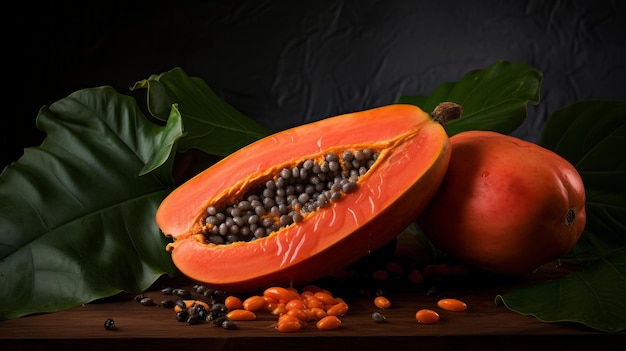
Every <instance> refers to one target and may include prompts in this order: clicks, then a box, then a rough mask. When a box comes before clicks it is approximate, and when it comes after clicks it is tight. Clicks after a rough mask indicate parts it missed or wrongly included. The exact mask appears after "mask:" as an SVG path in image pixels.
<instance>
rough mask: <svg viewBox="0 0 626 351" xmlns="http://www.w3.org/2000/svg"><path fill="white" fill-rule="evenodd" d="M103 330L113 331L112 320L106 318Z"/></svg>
mask: <svg viewBox="0 0 626 351" xmlns="http://www.w3.org/2000/svg"><path fill="white" fill-rule="evenodd" d="M104 329H106V330H113V329H115V321H114V320H113V318H108V319H107V320H105V321H104Z"/></svg>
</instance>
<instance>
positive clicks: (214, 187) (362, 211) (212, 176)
mask: <svg viewBox="0 0 626 351" xmlns="http://www.w3.org/2000/svg"><path fill="white" fill-rule="evenodd" d="M363 149H371V150H375V151H376V152H377V154H378V157H377V159H376V160H375V162H374V164H373V165H372V166H371V168H369V170H368V171H367V172H366V173H365V174H363V175H362V176H360V177H359V178H358V181H357V182H356V183H357V186H356V188H355V189H354V190H352V191H350V193H349V194H345V196H342V197H341V199H339V200H337V201H334V202H331V203H330V204H329V205H328V206H325V207H323V208H319V209H317V210H315V211H312V212H308V213H303V218H302V220H300V221H297V222H294V223H292V224H289V225H287V226H284V227H282V228H280V229H279V230H277V231H275V232H273V233H271V234H270V235H268V236H266V237H262V238H259V239H256V240H253V241H237V242H233V243H230V244H227V245H218V244H215V243H213V242H210V241H209V240H207V235H206V231H207V223H206V220H207V209H208V208H209V207H211V206H217V207H219V206H222V207H224V206H227V205H228V204H232V203H234V202H236V201H237V200H238V199H242V198H244V197H245V196H246V194H247V193H249V192H250V191H251V189H253V188H255V187H258V185H259V184H263V183H264V182H265V181H267V180H268V179H273V178H275V177H276V175H278V174H279V173H280V171H281V170H282V169H284V168H287V169H291V168H292V167H294V166H296V165H298V164H301V163H302V162H303V161H304V160H309V159H319V160H323V159H324V157H325V155H327V154H328V153H335V154H341V153H343V152H345V151H355V150H363ZM449 158H450V148H449V143H448V137H447V135H446V133H445V131H444V129H443V127H442V126H441V125H440V124H439V123H437V122H435V121H434V120H433V119H432V118H431V116H430V115H429V114H427V113H425V112H423V111H422V110H420V109H419V108H417V107H416V106H413V105H405V104H394V105H388V106H383V107H378V108H374V109H370V110H365V111H360V112H355V113H349V114H345V115H340V116H336V117H330V118H327V119H324V120H321V121H317V122H313V123H309V124H305V125H302V126H298V127H294V128H291V129H288V130H285V131H282V132H278V133H276V134H273V135H271V136H268V137H266V138H264V139H261V140H259V141H257V142H254V143H252V144H250V145H248V146H246V147H244V148H242V149H240V150H238V151H237V152H235V153H233V154H231V155H229V156H228V157H226V158H224V159H222V160H221V161H219V162H218V163H216V164H214V165H213V166H211V167H209V168H208V169H206V170H204V171H203V172H201V173H199V174H198V175H196V176H194V177H193V178H191V179H189V180H188V181H187V182H185V183H184V184H182V185H181V186H179V187H178V188H176V189H175V190H174V191H172V192H171V193H170V194H169V195H168V196H167V197H166V198H165V199H164V200H163V202H162V203H161V204H160V206H159V208H158V210H157V213H156V222H157V224H158V226H159V228H160V229H161V231H162V232H163V234H164V235H166V236H168V237H171V238H172V239H173V241H172V243H170V244H168V246H167V250H169V251H171V255H172V260H173V262H174V264H175V265H176V266H177V268H178V269H179V270H180V271H181V273H183V274H185V275H186V276H187V277H189V278H191V279H193V280H195V281H198V282H202V283H203V284H206V285H207V286H211V287H213V288H220V289H224V290H228V291H233V292H237V291H253V290H259V289H264V288H266V287H268V286H272V285H289V284H291V285H297V284H306V283H309V282H312V281H314V280H317V279H319V278H323V277H324V276H327V275H329V274H332V273H333V272H334V271H337V270H339V269H341V268H343V267H345V266H347V265H348V264H350V263H353V262H355V261H357V260H358V259H361V258H363V257H364V256H366V255H367V254H368V253H370V252H372V251H374V250H375V249H377V248H379V247H381V246H383V245H384V244H385V243H387V242H389V241H390V240H391V239H393V238H394V237H395V236H396V235H397V234H399V233H400V232H401V231H402V230H404V229H405V228H406V227H407V226H409V225H410V223H411V222H412V221H413V220H414V219H415V218H416V217H417V216H418V215H419V214H420V213H421V212H422V211H423V209H424V208H425V207H426V204H427V203H428V202H429V201H430V199H431V198H432V197H433V196H434V195H435V193H436V191H437V189H438V188H439V186H440V184H441V182H442V180H443V178H444V175H445V172H446V169H447V166H448V161H449Z"/></svg>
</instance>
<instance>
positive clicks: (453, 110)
mask: <svg viewBox="0 0 626 351" xmlns="http://www.w3.org/2000/svg"><path fill="white" fill-rule="evenodd" d="M462 114H463V106H461V105H459V104H457V103H455V102H449V101H444V102H441V103H439V105H437V107H435V109H434V110H433V112H432V113H431V114H430V115H431V116H432V117H433V119H434V120H435V121H437V122H439V123H441V125H443V126H445V125H446V124H448V122H449V121H451V120H453V119H457V118H461V115H462Z"/></svg>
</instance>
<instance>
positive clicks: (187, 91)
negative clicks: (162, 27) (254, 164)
mask: <svg viewBox="0 0 626 351" xmlns="http://www.w3.org/2000/svg"><path fill="white" fill-rule="evenodd" d="M140 88H146V89H148V93H147V100H148V101H147V104H148V110H149V111H150V113H151V114H152V115H153V116H154V117H156V118H158V119H161V120H167V118H168V115H169V111H170V106H171V105H172V104H178V106H179V108H180V113H181V115H182V117H183V125H184V129H185V132H186V135H185V136H184V137H182V138H180V139H179V141H178V143H179V144H178V150H179V151H181V152H184V151H187V150H189V149H190V148H198V149H200V150H202V151H204V152H206V153H208V154H212V155H217V156H226V155H229V154H231V153H233V152H234V151H236V150H238V149H240V148H242V147H244V146H246V145H248V144H250V143H252V142H254V141H256V140H258V139H261V138H263V137H265V136H267V135H269V134H270V131H269V130H268V129H266V128H265V127H263V126H261V125H260V124H258V123H256V122H255V121H254V120H252V119H250V118H248V117H246V116H244V115H243V114H241V113H240V112H239V111H237V110H236V109H235V108H233V107H232V106H231V105H229V104H228V103H226V102H225V101H224V100H222V99H220V98H219V97H218V96H217V95H216V94H215V93H214V92H213V91H212V90H211V89H210V88H209V86H208V85H207V84H206V83H205V82H204V81H203V80H202V79H200V78H196V77H189V76H187V74H186V73H185V72H184V71H183V70H182V69H181V68H178V67H177V68H174V69H172V70H170V71H168V72H165V73H162V74H160V75H152V76H150V77H149V78H148V79H144V80H141V81H139V82H137V83H135V85H134V86H133V87H132V88H131V89H132V90H135V89H140Z"/></svg>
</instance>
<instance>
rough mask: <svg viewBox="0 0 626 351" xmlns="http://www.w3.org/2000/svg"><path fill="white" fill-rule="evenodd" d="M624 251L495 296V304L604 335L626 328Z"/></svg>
mask: <svg viewBox="0 0 626 351" xmlns="http://www.w3.org/2000/svg"><path fill="white" fill-rule="evenodd" d="M625 272H626V249H624V248H622V249H621V250H618V251H615V252H613V253H611V254H610V255H607V256H605V257H603V258H602V259H600V260H598V261H597V262H595V263H593V264H592V265H590V266H589V267H586V268H585V269H584V270H581V271H579V272H575V273H570V274H568V275H566V276H565V277H562V278H560V279H555V280H550V281H547V282H544V283H541V284H536V285H531V286H526V287H521V288H516V289H514V290H513V291H510V292H508V293H506V294H504V295H498V296H496V304H498V305H504V306H506V307H507V308H508V309H510V310H512V311H515V312H517V313H520V314H523V315H530V316H534V317H536V318H537V319H539V320H541V321H544V322H550V323H553V322H575V323H580V324H583V325H586V326H588V327H591V328H593V329H596V330H599V331H605V332H618V331H622V330H625V329H626V305H625V304H624V296H626V275H625V274H624V273H625Z"/></svg>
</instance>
